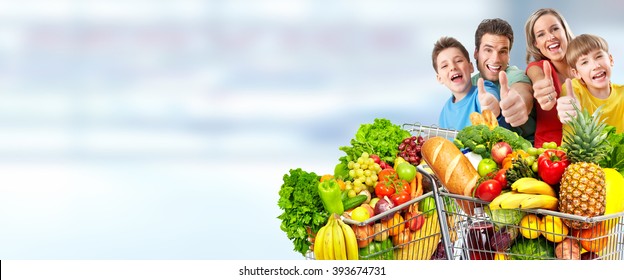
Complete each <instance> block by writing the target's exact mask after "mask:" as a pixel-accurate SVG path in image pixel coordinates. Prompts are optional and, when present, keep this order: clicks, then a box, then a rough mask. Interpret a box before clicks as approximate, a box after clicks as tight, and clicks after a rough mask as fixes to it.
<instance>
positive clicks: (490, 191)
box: [475, 179, 503, 201]
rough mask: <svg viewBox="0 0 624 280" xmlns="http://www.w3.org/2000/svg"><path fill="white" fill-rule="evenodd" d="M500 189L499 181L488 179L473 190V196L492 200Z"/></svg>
mask: <svg viewBox="0 0 624 280" xmlns="http://www.w3.org/2000/svg"><path fill="white" fill-rule="evenodd" d="M502 190H503V186H502V185H501V183H500V182H499V181H496V180H494V179H489V180H485V181H483V183H481V184H480V185H479V186H478V187H477V189H476V190H475V196H476V197H477V198H479V199H481V200H485V201H492V200H494V198H496V197H497V196H498V195H499V194H500V193H501V191H502Z"/></svg>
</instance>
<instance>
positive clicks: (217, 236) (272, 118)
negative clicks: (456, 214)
mask: <svg viewBox="0 0 624 280" xmlns="http://www.w3.org/2000/svg"><path fill="white" fill-rule="evenodd" d="M541 7H554V8H556V9H558V10H559V11H560V12H562V13H563V14H564V15H565V16H566V18H567V20H568V22H569V24H570V26H571V28H572V29H573V31H574V33H576V34H581V33H594V34H597V35H601V36H603V37H604V38H605V39H606V40H607V41H608V42H609V43H610V46H611V51H612V53H613V56H614V59H615V69H614V73H613V77H612V78H613V80H614V81H615V82H616V83H617V82H620V83H621V82H624V79H623V78H622V71H623V70H622V67H619V66H618V65H620V63H618V62H620V61H621V59H623V58H624V53H623V52H624V36H622V32H621V31H620V30H621V26H622V23H623V22H624V18H623V17H621V15H620V13H621V11H622V8H623V4H621V2H620V1H615V0H613V1H592V4H591V5H590V4H588V3H587V2H586V1H493V0H481V1H461V0H439V1H428V2H427V3H423V2H420V1H398V0H396V1H329V0H314V1H290V0H279V1H277V0H276V1H240V0H238V1H237V0H233V1H232V0H228V1H225V0H224V1H216V0H214V1H198V0H196V1H193V0H189V1H164V0H162V1H146V0H126V1H90V0H66V1H61V0H54V1H43V0H38V1H36V0H22V1H3V2H2V4H0V259H212V260H217V259H295V260H296V259H303V257H302V256H301V255H300V254H298V253H296V252H294V251H293V246H292V243H291V241H290V240H288V239H287V238H286V235H285V233H283V232H282V231H281V230H280V228H279V224H280V221H279V220H278V219H277V218H276V217H277V216H278V215H279V214H280V213H281V210H280V209H279V208H278V207H277V200H278V197H279V195H278V191H279V189H280V186H281V184H282V177H283V175H284V174H286V173H288V171H289V170H290V169H294V168H302V169H304V170H306V171H309V172H316V173H317V174H325V173H331V172H333V167H334V165H335V164H336V163H337V162H338V158H339V157H340V156H342V155H343V154H342V152H341V151H339V150H338V147H339V146H343V145H347V144H348V143H349V141H350V139H351V138H352V137H353V136H354V135H355V132H356V131H357V129H358V127H359V125H360V124H363V123H372V122H373V120H374V119H375V118H387V119H390V120H391V121H392V122H393V123H395V124H403V123H414V122H419V123H422V124H426V125H430V124H435V123H436V121H437V116H438V113H439V110H440V108H441V107H442V105H443V103H444V102H445V100H446V99H447V98H448V97H449V92H448V91H447V89H446V88H445V87H443V86H442V85H440V84H438V83H437V82H436V81H435V74H434V70H433V69H432V66H431V49H432V47H433V43H434V42H435V41H436V40H437V39H438V38H439V37H441V36H454V37H456V38H458V39H459V40H460V41H461V42H463V43H464V45H465V46H466V48H467V49H468V50H469V52H470V53H471V54H472V52H473V51H474V31H475V29H476V27H477V25H478V24H479V22H480V21H481V20H482V19H484V18H493V17H500V18H503V19H506V20H508V21H509V22H510V23H511V24H512V26H513V28H514V31H515V33H516V41H515V44H514V46H513V49H512V64H515V65H518V66H519V67H521V68H524V67H525V66H526V64H525V62H524V56H525V47H524V43H525V39H524V31H523V28H524V22H525V21H526V19H527V18H528V16H529V15H530V14H531V13H532V12H533V11H534V10H536V9H538V8H541ZM472 60H473V59H472ZM473 61H474V60H473Z"/></svg>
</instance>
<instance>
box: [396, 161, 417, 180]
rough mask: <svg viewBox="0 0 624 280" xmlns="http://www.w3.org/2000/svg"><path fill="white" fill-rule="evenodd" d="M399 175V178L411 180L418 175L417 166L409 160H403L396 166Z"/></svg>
mask: <svg viewBox="0 0 624 280" xmlns="http://www.w3.org/2000/svg"><path fill="white" fill-rule="evenodd" d="M394 169H395V170H396V172H397V175H399V179H401V180H405V181H408V182H411V181H412V180H414V177H416V166H413V165H412V164H410V163H409V162H401V163H399V165H398V166H397V167H395V168H394Z"/></svg>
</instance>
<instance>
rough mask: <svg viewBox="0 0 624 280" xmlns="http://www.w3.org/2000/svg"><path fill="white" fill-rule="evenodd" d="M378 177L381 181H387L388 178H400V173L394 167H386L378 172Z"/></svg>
mask: <svg viewBox="0 0 624 280" xmlns="http://www.w3.org/2000/svg"><path fill="white" fill-rule="evenodd" d="M377 178H378V179H377V180H378V181H379V182H386V181H388V180H391V179H394V178H398V175H397V173H396V171H395V170H394V169H392V168H386V169H382V170H381V171H379V173H377Z"/></svg>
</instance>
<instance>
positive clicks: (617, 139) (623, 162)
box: [599, 126, 624, 175]
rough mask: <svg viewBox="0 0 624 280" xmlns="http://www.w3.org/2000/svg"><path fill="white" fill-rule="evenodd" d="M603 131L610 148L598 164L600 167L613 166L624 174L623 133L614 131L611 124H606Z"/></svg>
mask: <svg viewBox="0 0 624 280" xmlns="http://www.w3.org/2000/svg"><path fill="white" fill-rule="evenodd" d="M605 132H606V133H607V141H608V142H609V144H610V145H611V150H610V152H609V154H608V155H607V156H606V157H605V158H604V159H603V160H602V161H600V162H599V164H600V166H601V167H608V168H613V169H615V170H617V171H618V172H620V173H621V174H622V175H624V133H616V130H615V127H613V126H607V127H606V128H605Z"/></svg>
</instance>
